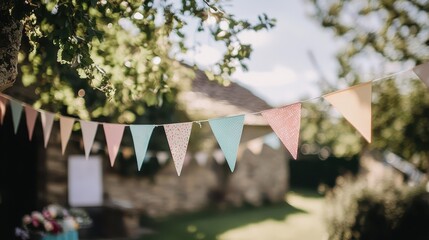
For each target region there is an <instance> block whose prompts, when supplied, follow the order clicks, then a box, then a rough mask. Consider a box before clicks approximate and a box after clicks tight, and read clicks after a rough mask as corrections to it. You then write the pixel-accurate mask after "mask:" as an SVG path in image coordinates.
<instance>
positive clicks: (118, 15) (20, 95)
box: [0, 0, 429, 240]
mask: <svg viewBox="0 0 429 240" xmlns="http://www.w3.org/2000/svg"><path fill="white" fill-rule="evenodd" d="M1 11H2V13H4V14H5V15H3V16H9V15H10V16H11V18H13V19H15V20H19V21H20V22H21V23H22V24H23V28H21V29H20V31H19V32H20V34H21V35H22V36H20V37H19V38H17V39H18V40H16V39H15V42H16V41H19V42H20V43H21V45H20V46H19V47H18V48H17V50H18V49H19V52H17V54H18V55H17V56H18V57H17V59H16V61H17V62H18V68H17V76H18V77H17V80H16V82H15V84H14V85H13V86H12V87H10V88H8V89H6V90H5V91H4V92H3V93H5V94H7V96H10V97H12V98H14V99H17V100H18V101H20V102H22V103H25V104H29V105H31V106H32V107H33V108H35V109H42V110H46V111H50V112H54V113H57V114H60V115H61V116H70V117H74V118H76V119H81V120H88V121H94V122H99V123H103V122H111V123H120V124H155V125H162V124H168V123H177V122H189V121H194V122H197V121H201V120H203V121H202V122H201V123H198V124H194V126H193V129H192V134H191V137H190V141H189V146H188V149H187V154H186V157H185V162H184V166H183V170H182V173H181V176H177V174H176V169H175V166H174V163H173V160H172V158H171V153H170V148H169V145H168V142H167V139H166V135H165V132H164V129H163V128H162V127H159V126H158V127H155V129H154V131H153V134H152V137H151V138H150V142H149V147H148V150H147V152H146V155H145V157H144V162H143V165H142V168H141V170H139V169H138V167H137V163H136V153H135V149H134V145H133V139H132V135H131V131H130V129H129V128H125V132H124V136H123V139H122V142H121V147H120V150H119V154H118V156H117V158H116V161H115V164H114V166H113V167H111V166H110V162H109V158H108V151H107V147H106V138H105V135H104V133H103V130H102V129H101V128H102V127H101V126H99V127H98V130H97V131H96V135H95V140H94V144H93V146H92V148H91V152H90V157H89V159H88V160H86V159H85V155H84V143H83V140H82V131H81V125H80V124H79V122H76V123H75V124H74V126H73V132H72V134H71V137H70V140H69V143H68V145H67V148H66V150H65V153H64V154H62V152H61V133H60V126H59V125H60V124H59V121H54V123H53V128H52V132H51V136H50V138H49V142H48V145H47V147H44V132H43V126H42V120H41V119H40V118H37V120H36V123H35V128H34V133H33V137H32V140H29V137H28V131H27V130H28V125H27V124H26V121H25V119H26V117H27V116H26V115H25V114H23V115H24V116H23V117H22V118H21V119H20V121H19V125H18V127H17V132H16V133H15V132H14V121H13V113H12V109H11V106H10V105H9V104H6V105H4V106H5V107H6V108H4V109H3V108H2V109H0V111H1V112H2V114H4V113H5V116H4V120H3V121H2V125H1V126H0V145H1V146H2V147H1V149H2V150H1V151H0V160H1V162H2V164H1V165H0V223H1V224H0V238H1V239H22V234H21V235H20V234H18V235H20V236H16V228H19V229H21V228H22V229H24V231H25V229H26V227H25V224H24V226H23V221H24V216H25V215H26V214H30V215H31V213H32V212H33V211H40V212H42V213H43V212H44V213H43V214H48V215H49V214H51V215H49V217H51V218H52V217H53V211H43V210H49V208H48V207H47V206H51V205H50V204H56V205H59V206H62V207H64V208H65V209H67V210H68V211H69V212H70V214H72V215H73V213H78V214H77V215H76V216H77V217H76V219H77V223H79V224H78V225H79V226H78V227H76V228H75V230H76V231H77V232H78V234H79V239H83V240H85V239H231V240H234V239H342V240H343V239H429V230H428V228H427V227H426V223H427V222H428V221H429V194H428V190H427V189H428V188H427V185H426V184H427V180H428V179H427V173H428V170H429V118H428V116H429V94H428V92H427V90H428V89H427V87H426V86H425V85H424V84H423V82H421V81H420V80H419V79H418V78H417V76H416V75H415V74H414V73H413V72H412V71H404V70H408V69H411V68H412V67H414V66H416V65H419V64H423V63H425V62H426V61H427V60H428V59H429V24H428V23H429V19H428V18H429V14H428V13H429V2H428V1H425V0H407V1H402V0H397V1H389V0H351V1H337V0H330V1H326V0H325V1H322V0H306V1H298V0H291V1H264V2H259V1H252V2H249V1H244V0H218V1H204V0H201V1H197V0H195V1H156V0H146V1H134V0H125V1H110V0H102V1H84V0H76V1H73V2H68V1H61V0H60V1H31V2H25V3H24V2H22V3H21V2H14V1H6V3H5V4H4V6H3V7H2V8H1ZM6 20H7V19H6ZM6 20H5V21H3V26H2V29H4V28H5V26H7V24H6V23H7V22H6ZM7 21H9V20H7ZM11 21H12V20H11ZM18 35H19V34H18ZM10 36H12V35H10ZM13 36H15V35H13ZM5 39H6V38H5ZM8 39H9V40H10V41H11V42H12V40H13V38H12V37H10V38H8ZM11 39H12V40H11ZM2 46H3V45H2ZM399 72H401V74H394V73H399ZM392 73H393V74H394V75H392V77H386V76H390V74H392ZM384 77H386V78H384ZM378 78H383V79H382V80H380V81H375V82H373V94H372V135H373V137H372V143H371V144H368V143H367V142H366V141H365V139H364V138H363V137H361V135H360V134H359V133H358V132H357V131H356V130H355V129H354V128H353V127H352V126H351V125H350V124H349V123H348V122H347V121H346V120H345V119H344V118H343V117H342V116H341V115H340V114H339V113H338V112H336V111H335V110H334V109H333V108H332V107H331V106H330V105H329V104H328V103H327V102H325V101H323V99H322V98H321V96H322V95H323V94H326V93H330V92H333V91H336V90H339V89H345V88H347V87H348V86H353V85H356V84H358V83H362V82H368V81H372V80H375V79H378ZM300 101H303V105H302V114H301V130H300V140H299V148H298V158H297V160H294V159H293V158H292V157H291V155H290V154H289V152H288V151H287V150H286V148H285V147H284V146H283V144H282V143H281V142H280V141H279V139H278V138H277V136H276V135H275V134H274V133H273V130H272V129H271V127H270V126H269V125H268V123H267V122H266V121H265V120H264V118H262V116H260V115H259V114H254V113H258V112H260V111H262V110H267V109H271V108H275V107H280V106H285V105H288V104H292V103H296V102H300ZM246 113H247V115H246V119H245V122H244V130H243V135H242V137H241V141H240V145H239V149H238V155H237V165H236V169H235V171H234V172H232V173H231V171H230V169H229V167H228V164H227V163H226V160H225V157H224V155H223V152H222V150H221V149H220V147H219V145H218V143H217V141H216V138H215V137H214V135H213V133H212V131H211V129H210V126H209V124H208V123H207V122H206V121H204V120H206V119H212V118H219V117H224V116H230V115H238V114H246ZM56 120H58V119H56ZM54 213H55V214H54V215H55V216H57V215H58V214H57V213H56V211H54ZM60 215H61V214H60ZM31 217H33V216H31ZM61 218H62V219H63V218H64V216H62V215H61ZM24 222H25V221H24ZM30 223H31V222H29V224H30ZM31 224H32V223H31ZM31 224H30V225H31ZM30 225H28V226H30ZM28 226H27V229H28ZM49 229H51V230H52V228H49ZM37 231H42V232H49V231H47V228H46V226H44V227H41V228H40V229H37ZM18 232H19V231H18ZM19 237H20V238H19ZM29 237H30V239H33V238H34V236H29ZM24 238H25V237H24Z"/></svg>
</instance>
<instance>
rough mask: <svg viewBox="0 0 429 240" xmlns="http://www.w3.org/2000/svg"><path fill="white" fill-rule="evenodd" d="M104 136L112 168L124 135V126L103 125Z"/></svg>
mask: <svg viewBox="0 0 429 240" xmlns="http://www.w3.org/2000/svg"><path fill="white" fill-rule="evenodd" d="M103 128H104V135H105V136H106V143H107V151H108V152H109V158H110V166H112V167H113V164H114V163H115V159H116V155H118V152H119V147H120V146H121V141H122V136H123V135H124V129H125V125H123V124H112V123H103Z"/></svg>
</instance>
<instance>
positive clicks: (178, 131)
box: [164, 122, 192, 176]
mask: <svg viewBox="0 0 429 240" xmlns="http://www.w3.org/2000/svg"><path fill="white" fill-rule="evenodd" d="M191 129H192V122H188V123H176V124H166V125H164V130H165V134H166V136H167V140H168V146H169V147H170V151H171V156H172V157H173V161H174V166H175V167H176V171H177V175H178V176H180V173H181V172H182V167H183V163H184V161H185V157H186V150H187V148H188V142H189V137H190V136H191Z"/></svg>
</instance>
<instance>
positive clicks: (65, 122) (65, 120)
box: [60, 116, 74, 155]
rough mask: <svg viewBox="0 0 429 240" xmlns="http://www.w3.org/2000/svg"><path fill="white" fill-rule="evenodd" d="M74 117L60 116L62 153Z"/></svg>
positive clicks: (71, 128)
mask: <svg viewBox="0 0 429 240" xmlns="http://www.w3.org/2000/svg"><path fill="white" fill-rule="evenodd" d="M73 124H74V118H69V117H63V116H62V117H60V132H61V150H62V153H63V155H64V152H65V151H66V146H67V143H68V142H69V139H70V135H71V132H72V130H73Z"/></svg>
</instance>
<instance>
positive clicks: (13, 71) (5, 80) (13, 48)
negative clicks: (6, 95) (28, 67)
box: [0, 1, 23, 92]
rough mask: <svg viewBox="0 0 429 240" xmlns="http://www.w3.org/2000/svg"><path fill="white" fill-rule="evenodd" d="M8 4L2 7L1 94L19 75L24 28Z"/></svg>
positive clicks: (0, 41)
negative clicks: (19, 59)
mask: <svg viewBox="0 0 429 240" xmlns="http://www.w3.org/2000/svg"><path fill="white" fill-rule="evenodd" d="M7 3H8V1H6V4H5V5H3V6H1V7H0V92H2V91H3V90H5V89H6V88H9V87H11V86H12V85H13V83H14V82H15V79H16V76H17V75H18V53H19V48H20V46H21V37H22V28H23V24H22V23H21V21H20V20H19V19H16V18H15V17H13V16H11V14H10V8H9V7H10V5H9V4H7ZM2 4H3V3H2ZM7 5H9V6H7Z"/></svg>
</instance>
